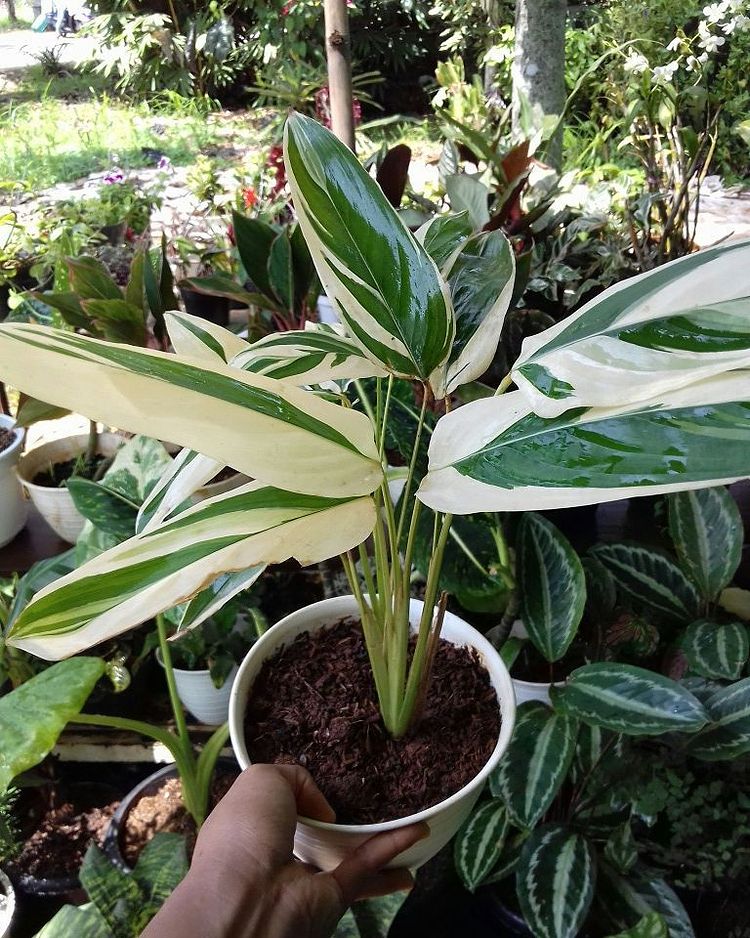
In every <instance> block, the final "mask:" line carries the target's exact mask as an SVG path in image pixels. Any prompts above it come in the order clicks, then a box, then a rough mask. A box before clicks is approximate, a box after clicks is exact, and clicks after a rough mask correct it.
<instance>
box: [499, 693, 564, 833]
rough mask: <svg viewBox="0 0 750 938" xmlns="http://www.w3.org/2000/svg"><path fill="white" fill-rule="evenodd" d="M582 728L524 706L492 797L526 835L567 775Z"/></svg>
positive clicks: (539, 707)
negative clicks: (504, 808)
mask: <svg viewBox="0 0 750 938" xmlns="http://www.w3.org/2000/svg"><path fill="white" fill-rule="evenodd" d="M577 729H578V724H577V723H576V721H575V720H573V719H571V718H570V717H566V716H562V715H560V714H558V713H555V712H554V711H553V710H550V708H549V707H548V706H546V705H545V704H543V703H540V702H539V701H536V700H534V701H529V702H528V703H524V704H521V706H520V707H519V708H518V714H517V717H516V727H515V730H514V731H513V739H512V740H511V742H510V746H509V747H508V751H507V752H506V754H505V757H504V758H503V760H502V762H501V763H500V765H499V766H498V768H497V769H496V770H495V771H494V772H493V774H492V776H491V777H490V789H491V791H492V794H493V795H495V796H497V797H498V798H502V799H503V800H504V802H505V804H506V805H507V808H508V813H509V814H510V817H511V820H512V821H513V823H514V824H516V826H518V827H521V828H526V829H531V828H533V827H535V826H536V825H537V824H538V823H539V821H540V820H541V819H542V818H543V817H544V815H545V814H546V813H547V809H548V808H549V806H550V805H551V804H552V802H553V801H554V799H555V796H556V795H557V793H558V791H559V790H560V786H561V785H562V783H563V781H564V780H565V776H566V775H567V774H568V769H569V768H570V764H571V762H572V760H573V753H574V750H575V741H576V731H577Z"/></svg>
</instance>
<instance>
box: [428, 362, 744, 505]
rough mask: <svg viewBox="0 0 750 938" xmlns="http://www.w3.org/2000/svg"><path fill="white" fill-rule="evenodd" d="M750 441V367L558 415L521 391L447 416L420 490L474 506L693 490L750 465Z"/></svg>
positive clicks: (582, 501)
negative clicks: (645, 397) (550, 415)
mask: <svg viewBox="0 0 750 938" xmlns="http://www.w3.org/2000/svg"><path fill="white" fill-rule="evenodd" d="M749 447H750V372H734V373H733V374H729V375H724V376H722V377H719V378H711V379H708V380H706V381H702V382H698V383H697V384H694V385H691V386H690V387H689V388H683V389H681V390H679V391H673V392H671V393H670V394H668V395H665V396H664V397H663V398H660V399H658V400H650V401H645V402H642V403H640V404H630V405H625V406H621V407H619V408H612V409H609V410H602V409H599V410H593V409H592V410H582V409H578V410H572V411H569V412H568V413H566V414H564V415H563V416H561V417H557V418H555V419H545V418H543V417H538V416H536V415H535V414H533V413H532V412H531V409H530V407H529V406H528V404H527V402H526V400H525V398H524V396H523V395H522V394H521V393H520V392H513V393H511V394H503V395H502V396H499V397H491V398H485V399H483V400H478V401H472V403H470V404H465V405H464V406H463V407H459V408H458V409H457V410H454V411H452V412H451V413H449V414H447V415H446V416H445V417H443V418H441V420H440V421H439V423H438V425H437V427H436V428H435V432H434V433H433V435H432V439H431V442H430V450H429V455H430V471H429V473H428V475H427V476H426V477H425V479H424V480H423V482H422V485H421V487H420V490H419V498H420V500H421V501H423V502H424V503H425V504H426V505H428V506H429V507H430V508H433V509H435V510H436V511H445V512H452V513H454V514H472V513H473V512H477V511H520V510H528V509H532V510H537V511H539V510H543V509H548V508H565V507H570V506H573V505H593V504H598V503H599V502H607V501H613V500H615V499H618V498H626V497H629V496H634V495H659V494H662V493H666V492H677V491H688V490H690V489H695V488H702V487H704V486H706V485H718V484H725V483H727V482H731V481H736V480H737V479H740V478H745V477H747V476H748V475H750V461H748V458H747V453H748V448H749Z"/></svg>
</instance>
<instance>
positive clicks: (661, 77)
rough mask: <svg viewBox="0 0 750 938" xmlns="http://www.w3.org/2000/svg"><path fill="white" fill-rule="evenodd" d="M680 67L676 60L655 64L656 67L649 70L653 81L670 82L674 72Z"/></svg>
mask: <svg viewBox="0 0 750 938" xmlns="http://www.w3.org/2000/svg"><path fill="white" fill-rule="evenodd" d="M679 67H680V63H679V62H678V61H676V60H675V61H674V62H669V63H667V65H657V66H656V68H655V69H654V70H653V71H652V72H651V75H652V76H653V79H654V81H658V82H670V81H672V78H673V77H674V73H675V72H676V71H677V69H678V68H679Z"/></svg>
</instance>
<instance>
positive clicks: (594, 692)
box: [550, 663, 708, 736]
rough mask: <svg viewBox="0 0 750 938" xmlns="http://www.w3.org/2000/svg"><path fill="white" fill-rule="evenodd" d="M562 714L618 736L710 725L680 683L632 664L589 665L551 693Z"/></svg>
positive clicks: (574, 673) (690, 730) (702, 708)
mask: <svg viewBox="0 0 750 938" xmlns="http://www.w3.org/2000/svg"><path fill="white" fill-rule="evenodd" d="M550 697H551V698H552V705H553V706H554V708H555V710H556V711H557V712H558V713H564V714H567V715H568V716H572V717H576V718H577V719H579V720H583V721H584V723H593V724H594V725H596V726H600V727H602V728H603V729H607V730H611V731H612V732H614V733H624V734H625V735H629V736H657V735H659V734H661V733H668V732H674V731H677V732H692V731H695V730H699V729H701V727H703V726H704V725H705V724H706V723H707V722H708V713H707V712H706V709H705V708H704V707H703V705H702V704H701V702H700V701H699V700H698V699H697V698H696V697H694V696H693V695H692V694H691V693H690V692H689V691H687V690H685V688H684V687H681V686H680V685H679V684H677V683H676V682H675V681H672V680H670V679H669V678H666V677H662V675H661V674H656V673H655V672H653V671H646V670H645V668H636V667H634V666H633V665H629V664H609V663H601V664H586V665H584V666H583V667H581V668H577V669H576V670H575V671H573V673H572V674H571V675H570V677H569V678H568V680H567V681H566V683H565V684H564V685H563V686H562V687H552V688H551V689H550Z"/></svg>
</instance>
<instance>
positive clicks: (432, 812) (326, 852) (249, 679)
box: [229, 596, 516, 870]
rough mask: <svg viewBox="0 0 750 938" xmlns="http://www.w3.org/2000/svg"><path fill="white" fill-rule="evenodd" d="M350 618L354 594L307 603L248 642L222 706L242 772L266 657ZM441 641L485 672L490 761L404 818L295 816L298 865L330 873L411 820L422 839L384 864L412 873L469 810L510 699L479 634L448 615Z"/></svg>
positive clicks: (414, 610) (511, 713)
mask: <svg viewBox="0 0 750 938" xmlns="http://www.w3.org/2000/svg"><path fill="white" fill-rule="evenodd" d="M421 611H422V603H421V602H420V601H419V600H416V599H412V600H411V605H410V612H409V618H410V620H411V623H412V629H413V630H414V629H416V626H417V624H418V622H419V617H420V615H421ZM357 615H358V609H357V604H356V601H355V599H354V597H353V596H336V597H334V598H333V599H324V600H323V601H322V602H318V603H313V604H312V605H311V606H307V607H306V608H304V609H300V610H298V611H297V612H293V613H292V614H291V615H289V616H286V618H284V619H282V620H281V621H280V622H278V623H277V624H276V625H274V626H273V627H272V628H271V629H269V630H268V631H267V632H265V633H264V634H263V635H262V636H261V638H260V639H259V640H258V641H257V642H256V643H255V645H253V647H252V649H251V650H250V651H249V653H248V655H247V657H246V658H245V660H244V661H243V662H242V664H241V665H240V670H239V673H238V675H237V680H236V681H235V683H234V688H233V690H232V696H231V699H230V703H229V730H230V735H231V739H232V746H233V748H234V754H235V756H236V758H237V761H238V762H239V764H240V766H241V768H243V769H245V768H247V767H248V766H249V765H250V758H249V756H248V753H247V748H246V746H245V729H244V719H245V709H246V705H247V700H248V697H249V694H250V691H251V689H252V686H253V682H254V681H255V678H256V677H257V675H258V673H259V671H260V669H261V667H262V665H263V663H264V662H265V661H266V659H268V658H270V657H271V656H272V655H273V654H274V653H275V652H276V651H278V650H279V648H281V647H282V646H283V645H286V644H289V643H290V642H292V641H293V640H294V639H295V638H297V636H298V635H301V634H302V633H303V632H315V631H317V630H319V629H324V628H326V627H328V626H331V625H334V624H335V623H337V622H339V621H340V620H341V619H344V618H347V617H349V616H357ZM442 637H443V638H445V639H447V640H448V641H449V642H452V643H453V644H454V645H461V646H468V647H470V648H474V649H475V650H476V651H477V653H478V654H479V657H480V659H481V661H482V663H483V664H484V666H485V667H486V668H487V670H488V672H489V675H490V681H491V682H492V686H493V687H494V688H495V690H496V692H497V698H498V704H499V706H500V711H501V714H502V721H501V725H500V735H499V738H498V741H497V745H496V746H495V749H494V751H493V753H492V755H491V756H490V758H489V760H488V761H487V763H486V764H485V766H484V768H483V769H482V770H481V772H479V773H478V774H477V775H476V776H475V777H474V778H473V779H472V780H471V781H470V782H469V783H468V784H467V785H464V787H463V788H461V789H460V790H459V791H457V792H456V793H455V794H454V795H451V796H450V798H446V799H445V800H444V801H441V802H439V803H438V804H436V805H434V806H433V807H431V808H425V809H424V810H423V811H419V812H417V813H416V814H412V815H410V816H409V817H405V818H397V819H395V820H392V821H385V822H383V823H380V824H327V823H324V822H322V821H313V820H310V819H309V818H300V819H299V821H298V823H297V831H296V834H295V837H294V852H295V854H296V855H297V856H298V857H299V858H300V859H301V860H303V861H304V862H305V863H312V864H313V865H314V866H316V867H318V868H319V869H321V870H331V869H333V868H334V867H336V866H337V865H338V864H339V863H340V862H341V860H342V859H343V858H344V857H345V856H346V855H347V854H349V853H350V852H351V851H352V850H353V849H354V848H355V847H357V846H358V845H359V844H361V843H362V842H363V841H365V840H367V839H368V838H369V837H372V836H373V834H378V833H380V832H382V831H390V830H397V829H398V828H401V827H406V826H408V825H409V824H414V823H416V822H418V821H426V822H427V823H428V825H429V827H430V834H429V836H428V837H426V838H425V839H424V840H421V841H420V842H419V843H417V844H415V845H414V846H413V847H410V848H409V850H406V851H404V853H402V854H400V855H399V856H398V857H397V858H396V859H395V860H394V861H393V862H392V863H391V864H390V866H391V867H409V868H411V869H415V868H417V867H419V866H421V865H422V864H423V863H426V862H427V860H429V859H430V858H431V857H433V856H435V854H436V853H437V852H438V851H439V850H440V849H441V848H442V847H444V846H445V845H446V844H447V843H448V841H449V840H450V839H451V837H453V835H454V834H455V833H456V831H457V830H458V828H459V827H460V826H461V824H462V823H463V822H464V821H465V820H466V818H467V817H468V816H469V814H470V813H471V810H472V808H473V807H474V805H475V804H476V802H477V799H478V798H479V795H480V794H481V791H482V788H483V787H484V783H485V781H486V779H487V776H488V775H489V774H490V772H491V771H492V770H493V769H494V768H495V766H496V765H497V764H498V762H499V761H500V759H501V757H502V755H503V753H504V752H505V750H506V749H507V748H508V744H509V742H510V738H511V735H512V733H513V724H514V722H515V714H516V701H515V697H514V695H513V684H512V682H511V679H510V674H508V670H507V668H506V667H505V665H504V664H503V662H502V660H501V658H500V656H499V655H498V653H497V652H496V651H495V649H494V648H493V647H492V645H491V644H490V643H489V642H488V641H487V640H486V639H485V638H484V637H483V636H482V635H480V634H479V632H477V631H476V630H475V629H473V628H472V627H471V626H470V625H468V624H467V623H466V622H464V621H463V620H462V619H459V618H458V616H455V615H452V614H451V613H449V612H448V613H446V615H445V620H444V622H443V631H442Z"/></svg>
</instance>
